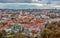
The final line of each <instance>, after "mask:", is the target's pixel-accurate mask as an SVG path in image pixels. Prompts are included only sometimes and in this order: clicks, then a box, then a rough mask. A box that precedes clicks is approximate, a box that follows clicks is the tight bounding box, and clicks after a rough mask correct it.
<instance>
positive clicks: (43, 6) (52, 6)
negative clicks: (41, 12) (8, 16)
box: [0, 3, 60, 9]
mask: <svg viewBox="0 0 60 38" xmlns="http://www.w3.org/2000/svg"><path fill="white" fill-rule="evenodd" d="M55 8H59V9H60V5H55V4H49V5H47V4H40V3H0V9H55Z"/></svg>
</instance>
